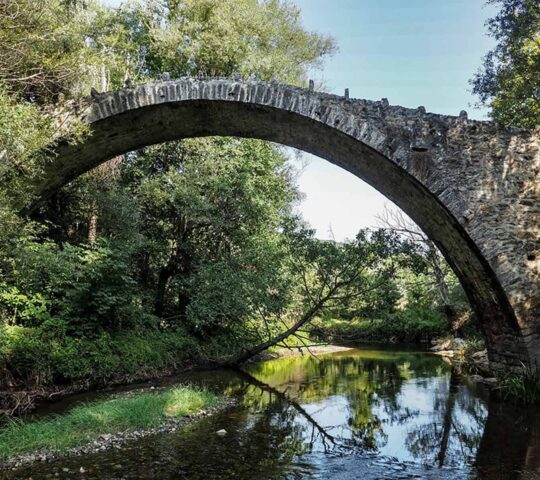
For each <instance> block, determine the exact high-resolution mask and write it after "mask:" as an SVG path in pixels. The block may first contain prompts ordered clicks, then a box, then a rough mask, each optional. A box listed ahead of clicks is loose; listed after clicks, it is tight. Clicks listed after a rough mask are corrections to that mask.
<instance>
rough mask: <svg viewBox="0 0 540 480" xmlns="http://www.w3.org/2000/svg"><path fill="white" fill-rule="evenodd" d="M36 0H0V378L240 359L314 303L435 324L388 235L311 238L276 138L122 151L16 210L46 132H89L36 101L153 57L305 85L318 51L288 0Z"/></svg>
mask: <svg viewBox="0 0 540 480" xmlns="http://www.w3.org/2000/svg"><path fill="white" fill-rule="evenodd" d="M39 3H40V7H41V8H40V9H37V8H35V2H33V1H32V2H30V1H29V0H7V1H5V2H2V3H1V7H0V8H1V9H3V10H2V11H0V52H1V53H0V72H1V73H0V160H1V170H0V176H1V181H0V390H2V391H4V392H5V391H6V390H7V389H20V388H29V389H35V388H37V387H40V386H50V385H53V384H55V385H59V384H69V383H73V382H79V383H81V384H84V385H87V386H88V385H91V384H96V383H100V382H109V381H111V380H112V379H116V378H135V377H140V376H144V375H146V374H148V373H149V372H153V371H156V370H157V369H161V370H163V369H173V368H176V367H178V366H179V365H181V364H185V363H187V362H190V361H198V362H201V361H202V360H204V359H208V358H210V357H211V358H213V359H215V358H224V357H230V356H231V354H238V352H244V353H245V352H248V353H249V355H251V354H253V353H254V352H255V353H256V352H257V351H260V350H261V346H262V348H267V347H268V346H270V345H275V344H279V343H281V342H283V341H285V340H286V337H288V336H289V335H290V334H295V335H296V337H297V340H299V341H301V342H304V341H305V339H304V338H302V337H301V335H302V332H301V330H300V329H303V327H304V326H305V324H307V323H308V322H310V321H311V320H312V319H313V318H314V317H316V316H319V317H320V318H323V319H327V318H334V317H338V318H340V319H342V320H343V321H351V323H350V324H351V325H353V324H354V322H355V321H357V320H358V319H359V318H362V319H366V318H367V319H372V320H373V322H379V323H380V322H382V321H384V322H387V320H388V319H392V322H393V323H392V322H390V323H385V325H394V328H396V329H397V328H398V324H400V325H401V324H403V325H409V326H408V327H406V328H411V329H414V328H416V329H417V330H418V329H423V328H428V327H429V328H432V327H433V328H432V330H433V331H435V330H437V329H438V330H437V331H439V330H441V331H444V330H448V327H447V323H446V319H445V318H444V315H442V314H441V313H440V312H438V311H437V308H438V307H440V306H441V305H442V304H443V303H445V302H441V301H440V299H439V298H438V296H437V295H436V293H435V292H434V291H433V289H432V288H431V283H432V282H430V281H428V279H429V272H428V273H426V267H425V265H429V262H426V258H427V256H428V255H429V253H428V252H427V251H426V250H424V249H421V248H418V246H417V245H415V244H414V242H411V241H409V240H407V239H405V238H403V237H402V236H400V235H399V234H398V233H396V232H389V231H385V230H380V231H377V232H368V231H362V232H360V233H359V234H358V236H357V237H356V238H355V239H354V240H352V241H350V242H343V243H336V242H323V241H320V240H317V239H316V238H315V237H314V233H313V232H312V231H311V230H310V229H309V228H307V227H306V226H305V225H304V224H303V223H302V220H301V219H299V218H297V217H296V216H295V214H294V206H295V204H296V202H298V201H299V199H300V197H299V193H298V191H297V189H296V186H295V182H294V171H293V170H292V169H291V166H290V165H289V164H288V163H287V156H286V154H285V152H284V151H283V150H282V149H281V148H280V147H277V146H276V145H272V144H268V143H265V142H262V141H257V140H244V139H234V138H204V139H190V140H183V141H178V142H172V143H168V144H164V145H157V146H152V147H147V148H144V149H142V150H140V151H136V152H130V153H128V154H126V155H123V156H121V157H117V158H114V159H111V160H109V161H108V162H106V163H104V164H103V165H101V166H100V167H98V168H96V169H95V170H93V171H91V172H88V173H87V174H85V175H84V176H82V177H81V178H79V179H77V180H75V181H73V182H71V183H70V184H69V185H67V186H66V187H65V188H64V189H63V190H62V191H61V192H60V193H58V194H57V195H56V196H55V197H54V198H53V199H52V200H50V201H49V202H48V203H47V204H45V205H42V206H41V209H40V210H39V212H36V214H35V216H34V217H33V218H31V219H30V218H26V217H24V216H22V214H20V213H18V212H20V211H21V210H20V207H21V205H24V203H25V202H28V201H30V199H31V191H32V190H31V188H32V185H33V181H34V179H36V178H39V175H40V172H41V169H42V167H43V165H44V162H45V161H46V158H45V157H43V156H42V155H41V152H43V151H44V149H46V147H47V146H48V145H49V143H50V140H51V138H53V137H55V136H57V135H60V134H61V135H63V136H67V137H68V139H69V140H70V141H73V142H76V141H77V139H78V138H79V137H80V136H81V135H85V129H84V128H83V127H81V126H80V125H71V124H70V125H71V129H70V130H69V131H65V126H63V124H62V121H61V119H60V118H57V117H56V116H55V115H54V113H53V111H54V109H53V108H51V107H52V106H54V105H56V106H58V104H60V105H61V104H62V102H64V101H68V100H69V99H72V98H77V97H78V96H80V95H81V94H86V93H87V92H88V91H89V90H90V88H96V89H106V88H115V87H118V86H120V85H122V84H123V83H124V81H125V80H126V78H129V79H131V80H130V81H133V82H142V81H147V80H152V79H155V78H158V77H159V75H161V74H162V73H163V72H165V71H167V72H170V74H171V75H172V76H181V75H193V74H199V73H200V74H203V75H206V74H208V75H231V74H233V73H235V72H239V73H240V74H242V75H245V76H247V75H256V76H258V77H260V78H266V79H269V78H273V77H275V78H277V79H279V80H282V81H287V82H290V83H295V84H303V83H304V82H305V81H306V75H307V72H308V70H309V69H310V68H313V67H317V66H318V65H319V64H320V62H321V61H322V60H323V59H324V57H325V56H326V55H328V54H330V53H332V51H333V50H334V43H333V41H332V40H331V39H329V38H326V37H323V36H321V35H319V34H316V33H311V32H307V31H305V29H304V28H303V27H302V25H301V23H300V16H299V11H298V9H297V8H296V7H294V6H293V5H292V4H291V3H289V2H288V1H281V2H278V1H274V0H266V1H256V0H241V1H237V0H221V1H217V0H204V1H201V0H179V1H175V2H173V1H169V2H167V1H164V0H162V1H157V2H140V3H138V2H131V3H126V4H125V5H123V6H121V7H120V8H118V9H113V8H107V7H104V6H102V5H100V4H99V3H96V2H92V1H87V2H77V1H60V0H54V1H50V2H49V1H48V2H45V1H43V2H39ZM25 31H27V32H31V35H30V40H31V41H29V38H28V37H27V36H26V34H24V33H21V32H25ZM448 275H450V274H449V273H448ZM445 298H446V297H445ZM426 319H428V320H426ZM426 322H427V323H426ZM429 322H431V323H429ZM437 322H438V323H437ZM435 324H437V326H434V325H435ZM411 325H412V326H411ZM426 325H428V327H426ZM385 328H386V327H385ZM381 331H384V335H387V330H381ZM304 335H305V332H304ZM369 338H370V337H369ZM411 339H412V338H411ZM415 339H416V338H415ZM249 355H248V356H249ZM2 402H4V404H3V405H1V404H2ZM6 403H9V402H8V400H6V399H5V398H3V397H2V395H0V408H1V407H2V406H3V407H4V408H15V407H16V405H12V404H10V405H6Z"/></svg>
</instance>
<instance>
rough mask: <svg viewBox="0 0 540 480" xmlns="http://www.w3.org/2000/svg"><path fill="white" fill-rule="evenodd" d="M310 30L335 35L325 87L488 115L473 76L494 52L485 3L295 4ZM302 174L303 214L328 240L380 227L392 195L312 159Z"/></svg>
mask: <svg viewBox="0 0 540 480" xmlns="http://www.w3.org/2000/svg"><path fill="white" fill-rule="evenodd" d="M296 4H297V5H298V6H299V7H300V8H301V10H302V17H303V23H304V25H305V27H306V28H307V29H309V30H315V31H318V32H320V33H327V34H330V35H332V36H333V37H334V38H335V39H336V41H337V44H338V47H339V51H338V53H337V54H336V55H335V56H334V57H332V58H330V59H329V60H328V61H327V62H326V63H325V66H324V69H323V71H322V72H314V74H313V75H314V77H315V79H317V80H323V82H324V84H325V86H326V88H327V89H328V90H329V91H330V92H332V93H336V94H343V91H344V89H345V88H346V87H348V88H349V89H350V95H351V96H352V97H356V98H367V99H372V100H377V99H380V98H383V97H384V98H388V99H389V101H390V103H391V104H395V105H403V106H406V107H411V108H414V107H417V106H420V105H423V106H425V107H426V109H427V110H428V111H431V112H436V113H446V114H452V115H457V114H458V113H459V111H460V110H463V109H466V110H468V112H469V117H470V118H478V119H483V118H486V112H485V110H477V109H474V108H473V105H474V103H475V102H476V99H475V98H474V97H473V96H472V94H471V92H470V85H469V79H470V78H471V77H472V76H473V74H474V73H475V72H476V71H477V69H478V68H479V66H480V63H481V58H482V56H483V55H484V54H485V53H486V52H487V51H488V50H489V49H490V48H491V47H492V45H493V43H492V40H491V39H490V38H489V37H487V36H486V29H485V27H484V23H485V21H486V19H487V18H488V17H490V16H492V15H493V14H494V13H495V10H494V9H493V7H488V6H485V2H484V1H483V0H331V1H330V0H296ZM308 159H309V162H308V165H307V167H306V168H305V169H304V170H303V173H302V175H301V176H300V177H299V186H300V189H301V190H302V191H303V192H304V193H305V195H306V198H305V200H304V201H303V203H302V205H301V206H300V211H301V212H302V214H303V216H304V217H305V218H306V219H307V220H308V221H309V222H310V223H311V224H312V225H313V226H314V227H315V228H316V229H317V235H318V236H319V237H321V238H328V237H329V236H330V229H331V230H332V233H333V235H334V236H335V238H336V239H337V240H342V239H344V238H346V237H349V238H350V237H353V236H354V235H355V234H356V232H357V231H358V229H359V228H362V227H370V226H374V225H375V224H376V223H377V220H376V216H377V215H378V214H380V213H382V211H383V210H384V205H385V203H388V201H387V200H386V198H385V197H383V196H382V195H381V194H379V193H378V192H377V191H376V190H374V189H373V188H371V187H370V186H369V185H367V184H366V183H364V182H362V181H361V180H359V179H358V178H356V177H354V176H353V175H352V174H350V173H348V172H345V171H344V170H342V169H340V168H338V167H335V166H333V165H331V164H330V163H328V162H326V161H324V160H321V159H317V158H315V157H312V156H309V157H308Z"/></svg>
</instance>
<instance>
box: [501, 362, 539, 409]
mask: <svg viewBox="0 0 540 480" xmlns="http://www.w3.org/2000/svg"><path fill="white" fill-rule="evenodd" d="M500 389H501V391H502V393H503V396H504V399H505V400H511V401H514V402H516V403H522V404H525V405H535V404H539V403H540V366H538V365H536V364H535V365H525V364H522V367H521V371H520V372H519V373H517V374H510V375H507V376H505V377H504V378H502V379H500Z"/></svg>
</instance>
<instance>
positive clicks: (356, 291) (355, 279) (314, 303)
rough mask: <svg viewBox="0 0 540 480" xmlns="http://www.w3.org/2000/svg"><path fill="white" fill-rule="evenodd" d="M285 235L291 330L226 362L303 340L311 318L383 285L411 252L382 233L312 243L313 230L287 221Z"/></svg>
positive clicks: (408, 248)
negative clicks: (292, 298)
mask: <svg viewBox="0 0 540 480" xmlns="http://www.w3.org/2000/svg"><path fill="white" fill-rule="evenodd" d="M284 234H285V236H286V238H287V240H288V249H289V255H288V262H289V268H290V271H291V273H292V275H293V278H295V282H294V285H296V286H297V301H296V309H293V310H292V313H289V316H291V317H292V319H291V320H290V326H288V328H286V329H284V330H283V331H282V332H280V333H279V334H277V335H271V336H270V338H267V339H266V340H265V341H263V342H261V343H259V344H258V345H256V346H254V347H250V348H248V349H245V351H244V352H243V353H241V354H239V355H237V356H235V357H233V358H232V359H229V360H228V363H231V364H239V363H243V362H245V361H246V360H248V359H249V358H251V357H253V356H254V355H257V354H258V353H260V352H262V351H264V350H266V349H268V348H270V347H272V346H274V345H277V344H279V343H281V342H283V341H284V340H285V339H286V338H287V337H289V336H291V335H295V336H297V338H299V340H300V341H303V338H302V336H300V335H298V331H299V330H300V329H301V328H302V327H304V326H306V325H307V324H308V323H309V322H311V321H312V320H313V319H314V318H315V316H316V315H318V314H319V313H320V312H321V311H323V310H324V309H325V308H332V307H335V306H336V305H337V304H340V303H341V302H343V301H347V300H349V299H352V298H361V297H362V296H364V295H366V294H367V293H368V292H370V291H373V290H375V289H377V288H379V287H380V286H381V285H383V284H384V283H386V282H388V279H389V278H391V277H392V275H393V274H394V272H395V268H396V260H398V259H399V257H400V254H403V253H405V254H406V253H410V251H411V248H412V246H411V245H410V244H409V243H407V242H403V241H401V240H400V239H399V237H398V236H397V235H396V234H393V233H389V232H386V231H385V230H378V231H376V232H373V233H371V234H370V233H369V232H368V231H367V230H361V231H360V232H359V233H358V235H357V236H356V238H355V239H354V241H349V242H345V243H336V242H333V241H321V240H317V239H316V238H315V237H314V232H313V230H310V229H308V228H306V227H305V226H303V225H302V224H298V223H296V222H292V223H291V224H289V226H288V228H287V229H286V231H285V233H284ZM263 320H264V321H266V319H263ZM269 333H271V332H269Z"/></svg>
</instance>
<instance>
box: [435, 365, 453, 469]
mask: <svg viewBox="0 0 540 480" xmlns="http://www.w3.org/2000/svg"><path fill="white" fill-rule="evenodd" d="M457 389H458V377H457V374H456V372H455V370H454V369H453V368H452V372H451V373H450V386H449V388H448V398H447V399H446V408H445V411H444V418H443V425H442V427H443V432H442V438H441V447H440V449H439V453H438V455H437V461H438V463H439V468H442V466H443V465H444V461H445V459H446V452H447V450H448V441H449V440H450V429H451V428H452V414H453V413H454V405H455V403H456V393H457Z"/></svg>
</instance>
